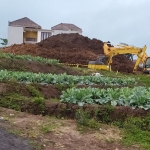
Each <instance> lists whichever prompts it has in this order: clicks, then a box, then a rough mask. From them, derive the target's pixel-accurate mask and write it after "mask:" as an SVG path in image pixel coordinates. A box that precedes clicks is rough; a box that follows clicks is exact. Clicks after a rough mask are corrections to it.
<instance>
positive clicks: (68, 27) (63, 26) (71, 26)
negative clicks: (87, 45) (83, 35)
mask: <svg viewBox="0 0 150 150" xmlns="http://www.w3.org/2000/svg"><path fill="white" fill-rule="evenodd" d="M51 29H52V30H65V31H68V30H72V31H79V32H82V29H81V28H79V27H77V26H75V25H74V24H69V23H60V24H58V25H56V26H53V27H51Z"/></svg>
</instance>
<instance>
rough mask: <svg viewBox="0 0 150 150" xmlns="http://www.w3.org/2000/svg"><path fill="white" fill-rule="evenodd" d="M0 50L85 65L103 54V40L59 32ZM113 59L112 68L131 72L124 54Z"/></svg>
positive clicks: (131, 64)
mask: <svg viewBox="0 0 150 150" xmlns="http://www.w3.org/2000/svg"><path fill="white" fill-rule="evenodd" d="M2 51H4V52H13V53H15V54H30V55H34V56H41V57H45V58H55V59H59V60H60V62H62V63H72V64H77V63H78V64H84V65H87V64H88V62H89V61H93V60H96V59H97V57H98V56H99V55H101V54H103V42H102V41H101V40H97V39H89V38H88V37H84V36H82V35H79V34H59V35H56V36H52V37H49V38H47V39H46V40H44V41H41V42H40V43H38V44H36V45H32V44H20V45H16V44H15V45H12V46H10V47H7V48H4V49H2ZM123 60H124V61H123ZM113 61H114V62H113V64H112V69H113V70H115V71H116V70H118V71H121V72H132V69H133V62H131V61H130V60H129V59H127V58H126V57H125V56H123V55H122V56H116V57H114V59H113Z"/></svg>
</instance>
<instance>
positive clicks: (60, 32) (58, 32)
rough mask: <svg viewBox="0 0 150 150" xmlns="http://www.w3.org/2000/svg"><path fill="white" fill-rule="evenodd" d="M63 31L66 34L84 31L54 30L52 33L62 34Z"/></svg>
mask: <svg viewBox="0 0 150 150" xmlns="http://www.w3.org/2000/svg"><path fill="white" fill-rule="evenodd" d="M62 33H66V34H69V33H79V34H81V35H82V32H78V31H71V30H69V31H64V30H52V35H57V34H62Z"/></svg>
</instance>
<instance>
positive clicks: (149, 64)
mask: <svg viewBox="0 0 150 150" xmlns="http://www.w3.org/2000/svg"><path fill="white" fill-rule="evenodd" d="M143 72H144V73H147V74H150V57H147V59H146V61H145V64H144V70H143Z"/></svg>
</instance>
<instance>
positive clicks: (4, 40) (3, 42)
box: [0, 38, 8, 46]
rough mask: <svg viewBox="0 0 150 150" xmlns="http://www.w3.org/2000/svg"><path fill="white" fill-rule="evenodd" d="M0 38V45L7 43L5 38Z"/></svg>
mask: <svg viewBox="0 0 150 150" xmlns="http://www.w3.org/2000/svg"><path fill="white" fill-rule="evenodd" d="M0 40H2V43H0V44H2V45H4V46H6V45H7V43H8V40H7V39H3V38H0Z"/></svg>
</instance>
